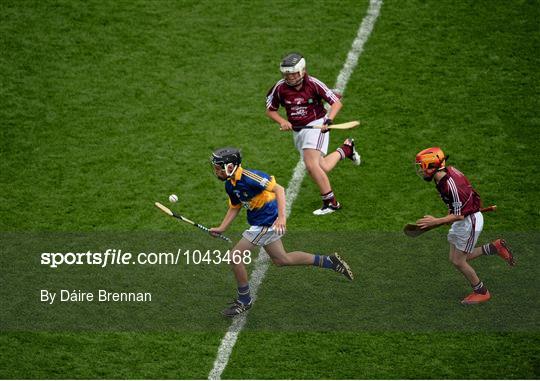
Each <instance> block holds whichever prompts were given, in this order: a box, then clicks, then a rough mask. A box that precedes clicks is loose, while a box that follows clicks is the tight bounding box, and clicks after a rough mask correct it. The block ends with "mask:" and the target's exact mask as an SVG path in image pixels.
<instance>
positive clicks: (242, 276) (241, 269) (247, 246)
mask: <svg viewBox="0 0 540 381" xmlns="http://www.w3.org/2000/svg"><path fill="white" fill-rule="evenodd" d="M254 247H255V245H253V244H252V243H251V242H249V241H248V240H247V239H245V238H242V239H241V240H240V241H238V243H237V244H236V245H235V246H234V249H233V250H232V254H231V255H232V256H233V258H234V257H236V256H238V255H242V254H240V253H243V252H244V251H245V250H253V248H254ZM234 262H239V263H238V264H235V263H234ZM231 269H232V271H233V273H234V277H235V278H236V283H237V289H238V298H237V299H236V300H235V301H234V302H233V303H231V306H230V307H228V308H226V309H224V310H223V312H222V313H223V315H224V316H227V317H234V316H236V315H239V314H241V313H243V312H246V311H247V310H249V309H250V308H251V305H252V303H251V295H250V293H249V282H248V274H247V271H246V266H244V263H243V262H242V261H241V260H240V261H238V260H237V261H233V260H232V258H231Z"/></svg>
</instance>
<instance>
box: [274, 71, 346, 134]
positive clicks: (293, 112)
mask: <svg viewBox="0 0 540 381" xmlns="http://www.w3.org/2000/svg"><path fill="white" fill-rule="evenodd" d="M323 100H324V101H326V102H328V103H329V104H330V105H332V104H334V102H336V101H338V100H339V98H338V97H337V95H336V94H334V92H333V91H332V90H330V89H329V88H328V86H326V85H325V84H324V83H322V82H321V81H319V80H318V79H317V78H315V77H311V76H309V75H307V74H306V75H305V77H304V80H303V82H302V87H300V90H296V89H295V88H294V87H292V86H289V85H287V84H286V83H285V80H283V79H282V80H280V81H278V82H277V83H276V84H275V85H274V86H273V87H272V88H271V89H270V91H269V92H268V94H267V96H266V108H267V109H268V110H271V111H277V110H278V109H279V106H280V105H281V106H283V107H285V110H286V111H287V119H288V120H289V122H290V123H291V124H292V125H293V126H305V125H307V124H308V123H310V122H313V121H314V120H317V119H320V118H322V117H324V116H325V115H326V110H325V109H324V105H323Z"/></svg>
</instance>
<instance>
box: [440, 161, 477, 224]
mask: <svg viewBox="0 0 540 381" xmlns="http://www.w3.org/2000/svg"><path fill="white" fill-rule="evenodd" d="M445 170H446V175H444V177H443V178H442V179H441V180H440V181H439V182H438V183H437V190H438V191H439V193H440V195H441V198H442V200H443V201H444V202H445V203H446V205H448V213H449V214H456V215H463V216H467V215H469V214H473V213H476V212H478V211H479V210H480V205H481V200H480V196H479V195H478V193H476V191H475V190H474V189H473V187H472V185H471V183H469V180H467V178H466V177H465V175H464V174H463V173H461V172H460V171H458V170H457V169H456V168H454V167H446V169H445Z"/></svg>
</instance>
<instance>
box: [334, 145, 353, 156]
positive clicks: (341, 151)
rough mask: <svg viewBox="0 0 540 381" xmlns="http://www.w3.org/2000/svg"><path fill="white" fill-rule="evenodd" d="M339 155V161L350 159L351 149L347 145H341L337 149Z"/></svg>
mask: <svg viewBox="0 0 540 381" xmlns="http://www.w3.org/2000/svg"><path fill="white" fill-rule="evenodd" d="M337 151H338V152H339V154H340V155H341V159H342V160H343V159H345V158H346V157H351V155H352V147H351V146H350V145H348V144H345V143H343V144H342V145H341V147H339V148H338V149H337Z"/></svg>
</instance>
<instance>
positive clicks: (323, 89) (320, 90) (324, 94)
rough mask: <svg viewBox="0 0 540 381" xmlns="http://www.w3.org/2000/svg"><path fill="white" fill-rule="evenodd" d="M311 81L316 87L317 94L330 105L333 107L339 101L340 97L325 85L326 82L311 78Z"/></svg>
mask: <svg viewBox="0 0 540 381" xmlns="http://www.w3.org/2000/svg"><path fill="white" fill-rule="evenodd" d="M311 81H312V82H313V84H314V85H315V89H316V91H317V94H319V95H320V96H321V98H322V99H324V100H325V101H326V102H328V104H329V105H333V104H334V103H336V102H337V101H339V97H338V96H337V95H336V94H335V93H334V92H333V91H332V90H331V89H329V88H328V86H326V85H325V84H324V82H322V81H320V80H318V79H317V78H314V77H311Z"/></svg>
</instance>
